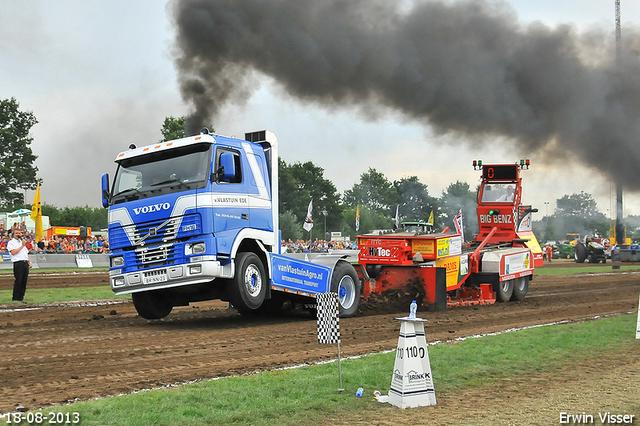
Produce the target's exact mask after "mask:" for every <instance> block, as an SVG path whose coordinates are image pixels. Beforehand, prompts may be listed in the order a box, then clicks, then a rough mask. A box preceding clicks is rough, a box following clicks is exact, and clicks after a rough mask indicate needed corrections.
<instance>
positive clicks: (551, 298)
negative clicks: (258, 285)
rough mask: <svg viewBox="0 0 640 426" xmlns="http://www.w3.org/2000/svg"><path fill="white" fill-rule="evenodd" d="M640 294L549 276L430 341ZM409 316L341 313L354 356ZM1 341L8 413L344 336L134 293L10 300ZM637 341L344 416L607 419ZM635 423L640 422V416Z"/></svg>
mask: <svg viewBox="0 0 640 426" xmlns="http://www.w3.org/2000/svg"><path fill="white" fill-rule="evenodd" d="M547 265H548V266H545V267H555V266H571V265H573V263H571V262H562V261H559V262H555V261H554V262H552V264H551V265H549V264H547ZM600 272H601V270H600ZM101 285H105V286H106V285H108V275H107V273H106V272H105V273H91V274H67V275H60V274H46V275H40V274H38V275H36V274H32V275H31V276H30V277H29V285H28V288H27V297H26V300H27V301H28V293H29V289H33V288H43V287H50V288H59V287H68V286H101ZM11 287H12V277H11V276H0V290H8V289H10V288H11ZM639 292H640V272H620V271H616V270H611V271H610V273H604V274H603V273H598V274H578V275H569V276H539V275H538V276H535V278H534V280H533V281H532V282H531V285H530V288H529V294H528V296H527V298H526V299H525V300H524V301H522V302H509V303H496V304H494V305H482V306H471V307H454V308H450V309H449V310H448V311H447V312H421V314H420V316H421V317H423V318H427V319H428V320H429V322H428V323H427V324H426V327H425V331H426V333H427V340H428V341H431V342H433V341H439V340H440V341H446V340H449V339H453V338H456V337H463V336H469V335H474V334H482V333H489V332H496V331H502V330H505V329H509V328H513V327H524V326H531V325H537V324H546V323H552V322H557V321H583V320H585V319H589V318H594V317H597V316H604V315H612V314H622V313H629V312H637V309H638V293H639ZM405 313H406V312H391V313H390V312H385V313H382V314H379V313H377V312H375V311H370V312H367V314H366V315H361V316H357V317H354V318H346V319H341V320H340V327H341V338H342V345H341V350H342V355H343V357H348V356H352V355H359V354H366V353H372V352H379V351H384V350H391V349H394V348H395V347H396V344H397V341H398V332H399V328H400V324H399V322H398V321H395V320H394V318H396V317H398V316H403V315H404V314H405ZM0 339H1V340H0V341H1V342H2V344H1V345H0V412H9V411H14V410H15V408H16V406H18V405H22V406H24V407H27V408H29V409H37V408H40V407H46V406H50V405H58V404H62V403H66V402H70V401H75V400H84V399H89V398H95V397H104V396H110V395H117V394H120V393H128V392H132V391H136V390H140V389H146V388H152V387H159V386H164V385H169V384H176V383H183V382H189V381H195V380H201V379H208V378H212V377H219V376H229V375H234V374H243V373H247V372H254V371H258V370H268V369H273V368H278V367H285V366H292V365H298V364H302V363H314V362H318V361H322V360H328V359H333V358H335V357H336V348H335V346H334V345H321V344H319V343H318V341H317V334H316V321H315V318H312V317H311V316H310V315H309V314H308V313H306V312H293V313H289V314H287V315H282V316H278V317H273V316H269V317H243V316H241V315H239V314H238V313H237V312H236V311H235V310H233V309H229V308H228V304H227V303H224V302H221V301H211V302H199V303H194V304H192V305H191V306H189V307H178V308H175V309H174V311H173V312H172V313H171V314H170V315H169V316H168V317H166V318H164V319H162V320H154V321H149V320H145V319H143V318H141V317H139V316H138V315H137V314H136V311H135V309H134V307H133V305H132V303H131V301H130V300H121V299H113V300H104V301H99V303H94V302H78V303H76V302H65V303H51V304H45V305H35V304H29V303H26V304H16V303H12V304H6V305H0ZM635 349H636V350H635V351H628V352H624V353H619V354H617V355H616V359H614V360H611V359H607V360H605V359H590V358H589V357H585V362H584V365H570V366H567V367H566V368H565V369H564V370H562V371H561V372H557V373H554V376H541V377H539V378H534V380H531V378H530V377H529V378H527V380H524V379H522V380H521V379H518V378H516V379H510V380H505V381H504V382H503V383H500V384H498V385H490V386H486V387H483V388H479V389H470V390H467V391H465V392H464V393H463V394H456V395H446V394H445V395H443V394H438V395H437V397H438V405H437V406H435V407H425V408H420V409H419V410H424V412H422V411H421V412H420V414H418V418H420V419H423V420H420V421H416V414H417V413H416V412H415V411H414V410H400V409H396V408H395V407H391V406H388V405H386V404H380V406H381V407H384V408H380V409H376V410H372V411H371V412H367V413H363V415H362V417H361V418H352V419H341V420H339V421H332V423H333V424H383V425H386V424H392V422H393V424H407V423H409V422H410V423H412V424H422V422H423V421H424V422H427V420H429V423H432V424H559V420H558V415H559V412H560V411H562V410H565V411H567V412H572V413H574V414H580V413H582V412H583V411H587V412H589V409H590V407H594V410H595V411H593V412H591V414H594V415H596V416H597V412H598V411H603V412H604V411H606V410H608V411H611V412H614V413H615V410H616V407H618V406H620V404H628V403H627V402H624V401H627V399H625V396H628V395H633V396H634V398H635V399H634V400H635V401H638V400H640V389H639V386H638V383H639V381H638V380H637V378H638V377H639V375H638V374H639V373H640V354H639V352H640V351H639V350H638V347H636V348H635ZM596 371H597V372H598V374H593V373H594V372H596ZM620 401H623V402H620ZM589 404H591V405H589ZM616 404H618V405H616ZM625 407H626V408H628V405H622V406H620V408H619V409H621V410H622V409H626V408H625ZM388 410H394V411H388ZM571 410H574V411H571ZM390 413H393V415H392V416H391V417H390ZM451 413H456V414H455V415H452V414H451ZM541 413H542V414H541ZM631 414H637V415H640V412H638V413H631ZM541 416H542V417H541ZM541 419H548V420H541ZM341 422H343V423H341ZM635 424H640V420H638V417H636V420H635Z"/></svg>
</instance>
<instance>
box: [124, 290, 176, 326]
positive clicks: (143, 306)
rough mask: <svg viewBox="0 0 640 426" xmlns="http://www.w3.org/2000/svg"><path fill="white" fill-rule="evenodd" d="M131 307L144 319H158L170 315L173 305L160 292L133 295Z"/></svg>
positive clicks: (144, 292)
mask: <svg viewBox="0 0 640 426" xmlns="http://www.w3.org/2000/svg"><path fill="white" fill-rule="evenodd" d="M131 297H132V298H133V306H135V308H136V311H138V315H140V316H141V317H142V318H145V319H160V318H164V317H166V316H167V315H169V314H170V313H171V310H172V309H173V303H171V300H170V299H169V298H168V297H166V295H165V294H163V293H162V292H160V291H143V292H140V293H133V294H132V295H131Z"/></svg>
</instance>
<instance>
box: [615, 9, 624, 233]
mask: <svg viewBox="0 0 640 426" xmlns="http://www.w3.org/2000/svg"><path fill="white" fill-rule="evenodd" d="M615 8H616V27H615V28H616V65H617V68H618V72H619V73H621V68H622V30H621V25H620V0H615ZM622 202H623V201H622V182H621V179H620V178H619V177H618V178H616V244H618V245H621V244H624V224H623V223H622V212H623V208H622Z"/></svg>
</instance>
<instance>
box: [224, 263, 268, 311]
mask: <svg viewBox="0 0 640 426" xmlns="http://www.w3.org/2000/svg"><path fill="white" fill-rule="evenodd" d="M235 266H236V268H235V269H236V270H235V278H234V279H232V280H229V281H228V282H227V292H228V294H229V301H230V302H231V304H232V305H233V307H234V308H236V309H237V310H238V312H240V313H241V314H250V313H252V312H254V311H256V310H258V309H259V308H260V306H262V302H264V299H265V296H266V295H267V279H266V276H265V273H264V266H263V265H262V261H261V260H260V258H259V257H258V256H257V255H256V254H255V253H251V252H247V253H238V255H237V256H236V265H235Z"/></svg>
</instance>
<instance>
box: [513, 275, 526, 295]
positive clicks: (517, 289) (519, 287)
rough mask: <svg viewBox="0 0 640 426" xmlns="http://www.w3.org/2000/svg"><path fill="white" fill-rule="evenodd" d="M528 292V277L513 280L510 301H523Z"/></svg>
mask: <svg viewBox="0 0 640 426" xmlns="http://www.w3.org/2000/svg"><path fill="white" fill-rule="evenodd" d="M528 291H529V277H520V278H516V279H515V280H513V293H512V294H511V300H518V301H520V300H524V298H525V297H526V296H527V292H528Z"/></svg>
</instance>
